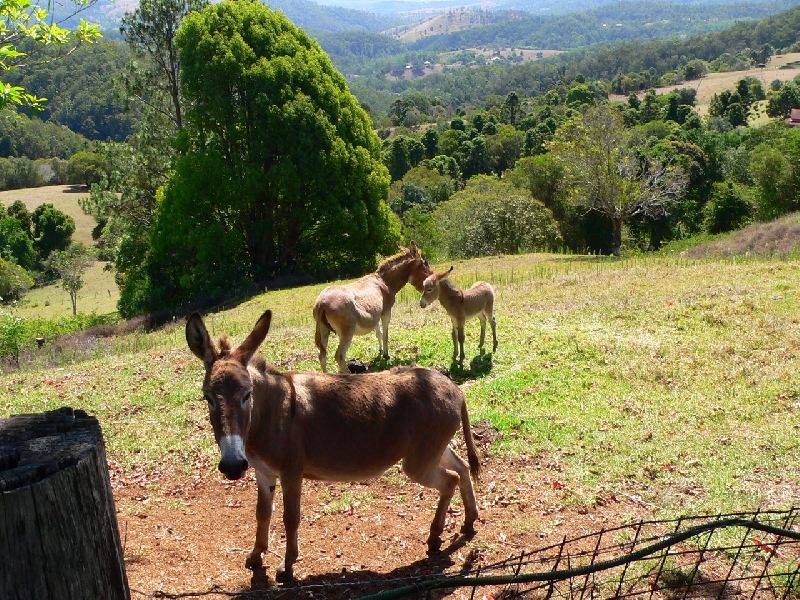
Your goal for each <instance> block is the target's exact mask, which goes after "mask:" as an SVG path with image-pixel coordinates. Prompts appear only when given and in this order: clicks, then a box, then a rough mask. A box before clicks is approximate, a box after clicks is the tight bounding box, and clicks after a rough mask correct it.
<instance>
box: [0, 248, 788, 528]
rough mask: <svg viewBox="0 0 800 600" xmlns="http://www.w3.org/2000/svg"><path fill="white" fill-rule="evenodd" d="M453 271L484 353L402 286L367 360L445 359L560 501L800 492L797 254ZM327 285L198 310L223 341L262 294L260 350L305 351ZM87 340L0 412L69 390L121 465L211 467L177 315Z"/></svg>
mask: <svg viewBox="0 0 800 600" xmlns="http://www.w3.org/2000/svg"><path fill="white" fill-rule="evenodd" d="M452 277H453V279H454V280H455V282H456V283H457V284H459V285H461V286H468V285H470V284H471V283H472V282H473V281H474V280H476V279H483V280H486V281H489V282H491V283H492V284H493V285H494V286H495V288H496V291H497V303H496V315H497V320H498V332H499V339H500V346H499V349H498V351H497V353H496V354H494V355H491V354H484V355H478V353H477V349H476V346H477V337H478V327H477V322H476V321H473V322H471V323H470V324H469V325H468V327H467V332H466V351H467V361H466V365H465V368H463V369H462V368H460V367H458V366H457V365H452V364H451V362H450V356H451V341H450V333H449V327H450V326H449V321H448V319H447V317H446V315H445V314H444V312H443V311H442V309H441V307H440V306H439V305H438V304H437V305H435V306H434V307H433V308H429V309H426V310H423V309H420V308H419V306H418V296H417V293H416V292H413V291H412V290H411V289H410V288H408V287H407V288H405V289H404V290H403V291H402V292H401V294H400V295H399V298H398V303H397V305H396V307H395V310H394V315H393V320H392V325H391V327H390V335H389V347H390V353H391V355H392V358H391V360H390V362H389V363H388V364H384V363H381V362H379V361H378V362H376V363H375V364H374V365H373V366H377V367H380V368H383V367H386V366H388V365H395V364H411V363H418V364H420V365H423V366H428V367H434V368H438V369H446V370H448V371H449V372H450V373H451V375H452V376H453V377H454V379H455V380H456V381H457V382H459V383H460V384H461V386H462V388H463V389H464V391H465V393H466V395H467V399H468V402H469V406H470V410H471V414H472V420H473V422H477V421H479V420H481V419H486V420H488V421H489V422H490V423H491V425H492V426H493V427H494V428H496V429H497V430H498V431H499V433H500V437H499V438H498V439H497V441H496V442H495V443H494V444H493V445H492V447H491V450H490V451H491V453H493V454H495V455H497V456H501V457H505V458H506V459H509V460H513V458H514V457H515V456H518V455H521V454H524V455H526V456H533V457H536V458H537V460H540V461H542V463H543V464H545V463H546V464H551V465H556V466H557V470H558V479H559V481H560V482H561V483H563V484H564V489H563V498H562V503H563V504H565V505H568V506H581V505H584V506H591V505H594V504H595V502H597V501H598V500H597V499H598V498H600V497H602V496H603V495H609V494H616V495H627V496H630V497H636V498H638V499H641V501H642V502H645V503H649V505H652V506H653V507H654V509H653V510H654V511H655V512H657V513H660V514H676V513H684V514H685V513H690V512H700V511H705V512H715V511H722V512H725V511H732V510H744V509H753V508H756V507H762V508H766V507H778V506H781V507H782V506H788V505H789V504H790V503H791V502H796V499H797V498H798V497H800V444H798V423H800V402H798V392H797V390H798V389H800V328H798V326H797V323H800V302H798V297H800V262H798V261H796V260H784V259H759V258H750V259H747V260H743V259H741V258H739V259H737V260H731V259H712V260H705V259H689V258H686V257H685V256H680V255H674V256H648V257H646V258H632V259H625V260H617V259H611V258H598V257H586V256H556V255H546V254H534V255H526V256H514V257H498V258H490V259H483V260H474V261H468V262H459V263H456V264H455V270H454V272H453V275H452ZM322 287H323V286H322V285H316V286H307V287H302V288H297V289H291V290H281V291H270V292H267V293H265V294H262V295H260V296H257V297H254V298H252V299H251V300H249V301H248V302H245V303H243V304H241V305H239V306H237V307H236V308H234V309H231V310H228V311H224V312H220V313H217V314H211V315H208V316H207V324H208V326H209V330H210V332H211V334H212V335H213V336H218V335H221V334H230V335H231V336H232V338H233V340H234V342H237V343H238V342H240V341H241V340H242V339H243V338H244V337H245V335H246V334H247V333H248V332H249V331H250V328H251V327H252V325H253V323H255V321H256V320H257V318H258V316H259V315H260V314H261V313H262V312H263V311H264V310H265V309H267V308H269V309H272V310H273V311H274V318H273V329H272V331H271V332H270V334H269V336H268V338H267V340H266V342H265V344H264V345H263V347H262V350H263V353H264V354H265V356H266V357H267V358H268V360H269V361H271V362H272V363H274V364H275V365H276V366H277V367H279V368H282V369H298V370H314V369H317V368H318V364H317V360H316V350H315V348H314V343H313V335H314V328H313V322H312V318H311V306H312V304H313V302H314V299H315V297H316V296H317V294H318V293H319V291H320V289H321V288H322ZM332 343H333V344H334V345H335V343H336V340H335V338H334V340H333V342H332ZM106 353H107V355H106ZM376 353H377V345H376V341H375V337H374V336H371V335H370V336H363V337H360V338H357V340H356V342H355V344H354V345H353V347H352V349H351V352H350V357H351V358H353V359H359V360H362V361H366V362H373V361H375V359H376ZM97 356H98V358H96V359H94V360H88V361H86V362H81V363H76V364H69V365H64V366H63V367H62V368H60V369H55V370H54V369H53V368H52V366H50V365H52V361H53V360H54V358H53V357H46V358H45V357H43V359H42V360H43V364H46V365H47V367H46V368H42V369H41V370H33V371H25V372H16V373H11V374H8V375H5V376H3V377H0V416H5V415H8V414H11V413H19V412H26V411H41V410H46V409H52V408H56V407H58V406H62V405H71V406H74V407H81V408H84V409H86V410H87V411H88V412H90V413H92V414H95V415H97V416H98V417H99V418H100V421H101V424H102V426H103V429H104V434H105V437H106V445H107V453H108V455H109V459H110V460H111V461H112V462H113V463H114V464H115V465H118V466H119V468H120V469H122V470H124V471H126V472H133V471H137V472H140V473H147V472H158V473H160V476H161V477H164V476H173V477H184V476H186V475H188V474H189V471H190V470H191V469H196V468H198V465H202V468H203V469H205V470H206V472H208V473H211V472H212V470H213V469H214V466H215V464H216V460H217V457H216V449H215V448H214V447H213V445H212V444H213V440H212V436H211V435H210V431H209V429H208V425H207V421H206V419H207V416H206V408H205V403H204V402H203V401H202V399H201V394H200V384H201V380H202V372H203V371H202V365H201V363H200V362H199V361H198V360H196V359H195V358H194V357H193V356H192V355H191V354H190V352H189V351H188V349H187V348H186V346H185V339H184V331H183V323H182V322H178V323H175V324H174V325H172V326H168V327H167V328H165V329H163V330H161V331H157V332H154V333H150V334H142V333H137V334H132V335H128V336H122V337H119V338H116V339H114V340H112V341H109V342H108V343H107V345H106V346H104V347H103V351H102V352H99V353H98V354H97ZM518 476H519V477H522V478H528V477H536V476H537V474H536V473H528V472H524V471H520V472H519V474H518ZM160 493H161V492H159V489H158V488H154V489H153V490H152V495H153V497H154V498H158V497H159V494H160ZM482 493H485V492H482Z"/></svg>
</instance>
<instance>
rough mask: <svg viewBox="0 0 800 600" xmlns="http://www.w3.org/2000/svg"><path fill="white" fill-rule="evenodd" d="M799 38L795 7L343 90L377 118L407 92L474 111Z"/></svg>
mask: <svg viewBox="0 0 800 600" xmlns="http://www.w3.org/2000/svg"><path fill="white" fill-rule="evenodd" d="M799 38H800V6H796V7H793V8H791V9H789V10H787V11H784V12H782V13H779V14H777V15H773V16H770V17H767V18H765V19H762V20H760V21H756V22H746V23H739V24H736V25H733V26H732V27H729V28H728V29H725V30H723V31H716V32H712V33H706V34H703V35H698V36H693V37H689V38H686V39H678V38H671V39H668V40H657V39H652V40H635V41H624V42H618V43H614V44H606V45H603V46H588V47H584V48H581V49H577V50H571V51H569V52H565V53H563V54H559V55H557V56H553V57H551V58H548V59H544V60H537V61H531V62H525V63H521V64H511V65H508V64H506V65H502V64H491V65H486V66H484V67H479V68H472V69H458V70H456V69H454V70H449V71H444V72H441V73H433V74H430V75H427V76H425V77H421V78H416V79H413V80H402V79H401V80H396V81H387V80H386V79H385V78H383V77H378V76H376V77H370V78H367V77H361V78H354V79H351V80H350V82H349V84H350V87H351V89H352V90H353V92H354V93H355V94H356V95H357V96H358V97H359V99H360V100H361V101H363V102H366V103H367V104H369V105H370V107H372V108H373V110H377V111H378V112H383V111H385V110H387V109H388V106H389V104H390V103H391V101H392V99H393V98H396V97H397V96H396V94H398V93H404V92H408V91H412V90H413V91H419V92H422V93H424V94H425V95H426V96H428V97H430V98H439V99H440V100H441V102H442V103H443V104H445V105H448V106H462V105H467V106H476V105H480V104H482V103H483V102H484V100H485V99H486V98H488V97H490V96H503V97H504V96H505V95H506V94H508V93H509V91H511V90H524V91H525V94H526V95H537V94H544V93H545V92H547V90H549V89H550V88H552V87H553V86H555V85H557V84H558V82H559V81H560V80H561V78H562V77H564V76H565V75H568V76H571V77H574V76H576V75H578V74H580V75H582V76H583V77H585V78H586V79H587V80H592V79H602V80H606V81H609V82H612V84H613V82H614V80H615V78H618V77H620V76H621V75H623V74H644V75H643V77H645V76H646V77H645V78H649V79H653V80H658V78H659V77H661V76H662V75H664V74H666V73H668V72H670V71H678V70H681V69H683V68H684V67H685V66H686V64H687V63H688V62H689V61H691V60H693V59H696V58H699V59H702V60H704V61H714V60H717V59H719V58H720V57H722V56H723V55H727V56H735V55H736V54H738V53H740V52H742V51H744V50H746V49H751V50H763V49H764V47H765V46H767V45H768V46H770V47H772V48H774V49H777V50H778V51H781V50H782V49H788V48H790V47H792V46H793V45H795V44H796V43H797V42H798V39H799ZM334 60H336V58H335V57H334ZM640 79H641V77H640Z"/></svg>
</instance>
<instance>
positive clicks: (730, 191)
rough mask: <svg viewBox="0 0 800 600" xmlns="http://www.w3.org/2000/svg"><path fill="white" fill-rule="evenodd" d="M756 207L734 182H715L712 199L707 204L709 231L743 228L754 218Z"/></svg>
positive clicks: (718, 231)
mask: <svg viewBox="0 0 800 600" xmlns="http://www.w3.org/2000/svg"><path fill="white" fill-rule="evenodd" d="M754 212H755V207H754V206H753V203H752V202H751V201H750V200H748V199H747V197H745V195H744V194H743V193H742V192H741V191H740V189H739V188H738V187H737V186H734V185H733V184H732V183H715V184H714V187H713V189H712V191H711V199H710V200H709V201H708V203H707V204H706V206H705V209H704V213H705V222H706V229H707V230H708V233H724V232H726V231H733V230H735V229H741V228H742V227H744V226H745V225H747V223H748V222H750V220H752V218H753V214H754Z"/></svg>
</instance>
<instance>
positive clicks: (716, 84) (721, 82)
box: [609, 52, 800, 122]
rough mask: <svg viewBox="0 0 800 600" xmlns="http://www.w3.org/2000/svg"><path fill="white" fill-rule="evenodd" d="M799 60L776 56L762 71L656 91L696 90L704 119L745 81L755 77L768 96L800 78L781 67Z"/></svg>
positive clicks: (799, 57) (722, 75) (707, 77)
mask: <svg viewBox="0 0 800 600" xmlns="http://www.w3.org/2000/svg"><path fill="white" fill-rule="evenodd" d="M796 60H800V52H793V53H790V54H783V55H780V56H775V57H773V58H772V60H771V61H770V62H769V63H768V64H767V66H766V67H764V68H763V69H759V68H758V67H753V68H752V69H747V70H746V71H729V72H726V73H708V74H706V75H704V76H703V77H702V78H701V79H696V80H693V81H685V82H684V83H681V84H679V85H670V86H666V87H660V88H656V93H657V94H669V93H670V92H671V91H672V90H674V89H676V88H691V89H694V90H696V91H697V104H696V105H695V110H697V112H698V113H699V114H700V115H701V116H704V115H706V114H708V105H709V103H710V102H711V98H712V96H713V95H714V94H717V95H719V94H720V93H722V92H723V91H725V90H735V89H736V84H737V82H739V80H741V79H744V78H745V77H755V78H756V79H758V80H759V81H760V82H761V85H762V86H763V87H764V91H765V92H766V91H768V90H769V89H770V88H769V86H770V84H771V83H772V82H773V81H775V80H776V79H777V80H779V81H792V80H793V79H794V78H795V77H796V76H797V75H800V69H798V68H790V69H781V68H780V67H781V66H783V65H786V64H787V63H789V62H793V61H796ZM644 94H645V91H641V92H639V94H638V95H639V97H640V98H643V97H644ZM627 98H628V97H627V96H626V95H617V94H612V95H611V96H609V100H611V101H613V102H625V101H626V100H627ZM759 118H760V119H761V120H760V121H759V122H761V121H763V116H761V117H759Z"/></svg>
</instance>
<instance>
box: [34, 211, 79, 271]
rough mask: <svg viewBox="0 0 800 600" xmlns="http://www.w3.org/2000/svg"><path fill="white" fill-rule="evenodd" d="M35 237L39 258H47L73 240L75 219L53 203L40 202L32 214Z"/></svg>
mask: <svg viewBox="0 0 800 600" xmlns="http://www.w3.org/2000/svg"><path fill="white" fill-rule="evenodd" d="M31 221H32V222H33V238H34V246H35V247H36V251H37V252H38V253H39V259H40V260H45V259H46V258H47V257H49V256H50V254H51V253H52V252H53V251H54V250H64V249H65V248H66V247H67V246H69V245H70V243H71V242H72V234H73V233H75V220H74V219H73V218H72V217H70V216H69V215H66V214H64V213H63V212H61V211H60V210H58V209H57V208H55V207H54V206H53V205H52V204H49V203H47V204H40V205H39V206H37V207H36V210H34V211H33V215H32V216H31Z"/></svg>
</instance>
